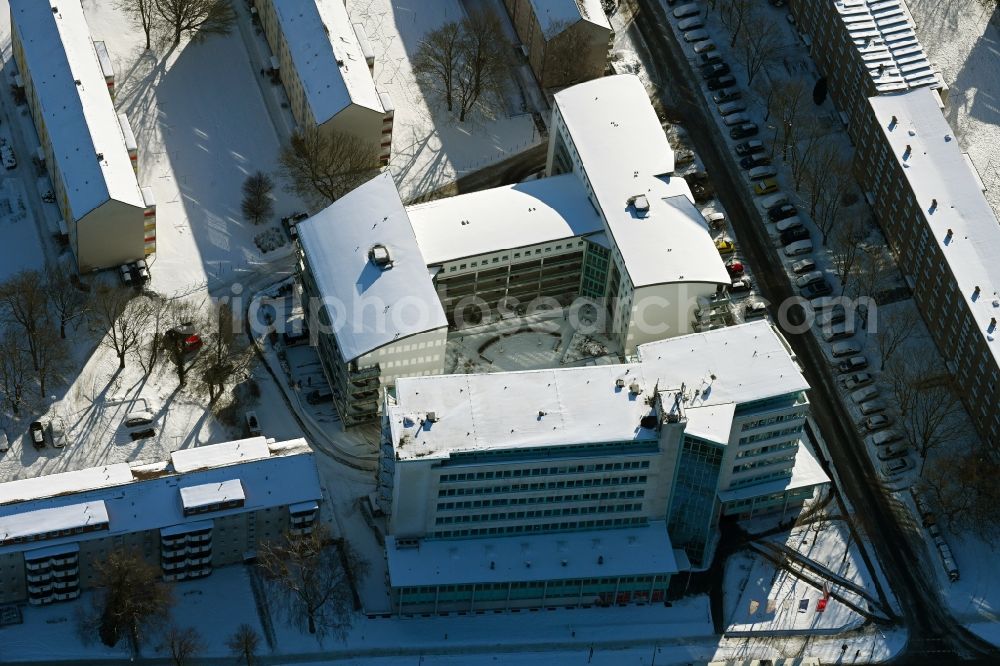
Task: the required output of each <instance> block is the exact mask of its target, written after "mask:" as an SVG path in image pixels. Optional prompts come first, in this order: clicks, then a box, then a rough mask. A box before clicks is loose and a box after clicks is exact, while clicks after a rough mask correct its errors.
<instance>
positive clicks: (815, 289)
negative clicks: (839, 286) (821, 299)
mask: <svg viewBox="0 0 1000 666" xmlns="http://www.w3.org/2000/svg"><path fill="white" fill-rule="evenodd" d="M799 293H800V294H802V298H816V297H817V296H827V295H829V294H832V293H833V287H831V286H830V283H829V282H827V281H826V280H823V281H822V282H813V283H812V284H810V285H807V286H805V287H802V289H800V290H799Z"/></svg>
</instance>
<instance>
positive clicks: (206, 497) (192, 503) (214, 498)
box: [181, 479, 246, 509]
mask: <svg viewBox="0 0 1000 666" xmlns="http://www.w3.org/2000/svg"><path fill="white" fill-rule="evenodd" d="M245 499H246V494H244V492H243V484H242V483H240V480H239V479H226V480H224V481H217V482H213V483H200V484H198V485H194V486H185V487H183V488H181V504H182V505H183V506H184V508H185V509H197V508H199V507H203V506H210V505H212V504H220V503H222V502H232V501H240V502H242V501H243V500H245Z"/></svg>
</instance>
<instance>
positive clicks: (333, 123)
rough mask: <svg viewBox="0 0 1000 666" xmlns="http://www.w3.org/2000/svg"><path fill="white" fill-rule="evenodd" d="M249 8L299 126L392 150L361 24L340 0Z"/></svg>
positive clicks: (387, 114) (296, 0) (385, 99)
mask: <svg viewBox="0 0 1000 666" xmlns="http://www.w3.org/2000/svg"><path fill="white" fill-rule="evenodd" d="M253 4H254V9H255V10H256V15H257V16H258V17H259V19H260V23H261V26H262V27H263V29H264V35H265V37H266V38H267V42H268V44H269V45H270V46H271V52H272V53H273V54H274V60H273V61H272V62H273V63H274V64H273V65H272V67H274V68H276V69H277V71H278V75H279V76H280V78H281V82H282V83H283V84H284V86H285V91H286V92H287V93H288V99H289V103H290V105H291V109H292V114H293V115H294V116H295V122H296V123H298V125H299V126H300V127H319V128H320V130H323V131H329V132H340V133H345V134H349V135H352V136H355V137H357V138H359V139H361V140H362V141H365V142H367V143H370V144H372V145H373V146H377V147H378V151H379V159H380V161H381V163H382V165H383V166H384V165H386V164H388V163H389V157H390V155H391V151H392V123H393V106H392V101H391V99H390V98H389V94H388V93H386V92H379V91H378V90H377V89H376V87H375V81H374V79H373V78H372V75H373V73H374V68H375V57H374V55H373V52H372V49H371V46H370V44H369V41H368V36H367V35H366V34H365V31H364V26H362V25H361V24H360V23H351V19H350V17H349V16H348V14H347V8H346V7H345V3H344V2H343V1H342V0H254V2H253Z"/></svg>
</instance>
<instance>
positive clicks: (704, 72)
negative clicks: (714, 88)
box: [701, 62, 746, 108]
mask: <svg viewBox="0 0 1000 666" xmlns="http://www.w3.org/2000/svg"><path fill="white" fill-rule="evenodd" d="M729 72H730V69H729V65H727V64H726V63H724V62H716V63H712V64H711V65H702V66H701V78H703V79H711V78H712V77H715V76H722V75H723V74H728V73H729ZM744 108H746V107H745V106H744Z"/></svg>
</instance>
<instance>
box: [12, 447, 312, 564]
mask: <svg viewBox="0 0 1000 666" xmlns="http://www.w3.org/2000/svg"><path fill="white" fill-rule="evenodd" d="M203 448H211V447H203ZM67 474H72V472H69V473H67ZM60 476H62V475H60V474H52V475H49V476H47V477H42V478H43V479H49V480H51V481H52V482H53V483H55V484H57V485H59V479H58V477H60ZM234 480H236V483H237V484H239V486H240V488H241V489H242V491H243V493H244V497H245V501H244V505H243V507H235V508H230V509H222V510H219V511H213V512H212V513H210V514H198V515H196V516H192V517H190V518H188V517H186V516H185V515H184V500H183V499H182V498H185V495H189V496H191V499H192V501H196V502H197V501H203V500H206V498H208V497H209V496H210V495H212V496H215V497H217V496H218V495H217V492H216V491H215V490H213V489H217V488H220V487H221V488H223V489H229V490H232V491H233V492H235V490H234V486H233V483H232V482H233V481H234ZM15 483H16V482H15ZM182 484H183V488H182V487H181V485H182ZM3 485H8V484H2V485H0V488H2V486H3ZM321 498H322V490H321V488H320V484H319V474H318V472H317V470H316V463H315V461H314V460H313V455H312V453H305V452H303V453H297V454H293V453H289V452H285V453H281V454H276V455H272V456H270V457H266V458H263V459H252V460H244V461H238V462H234V463H227V464H223V466H221V467H217V468H213V469H199V470H197V471H192V472H189V473H187V474H184V475H178V474H168V475H164V476H160V477H157V478H152V479H145V480H134V479H133V480H131V481H130V482H128V483H124V484H121V485H117V486H114V487H96V488H94V489H91V490H84V491H80V492H74V493H72V494H62V495H55V496H53V495H42V496H39V497H38V498H36V499H32V500H30V501H24V502H20V503H17V504H9V505H4V506H0V534H2V533H3V530H5V529H6V530H7V531H8V533H13V532H11V530H14V529H20V530H22V531H23V530H25V529H33V530H37V531H36V532H33V533H39V532H41V531H46V532H47V531H52V530H55V529H70V528H72V527H78V526H81V525H86V524H88V523H86V522H84V521H86V520H88V519H89V520H91V521H93V520H95V519H99V518H103V520H104V521H106V522H108V529H107V530H101V531H99V532H95V533H88V532H84V533H82V534H75V535H74V534H71V535H67V536H64V537H59V538H56V539H47V540H45V541H44V542H35V543H30V544H7V545H5V546H2V547H0V553H5V552H9V551H11V550H25V549H27V548H26V546H27V547H31V546H34V545H36V544H44V545H46V546H50V545H53V546H54V545H58V544H60V543H70V542H77V541H85V540H87V539H93V538H101V537H103V536H107V535H109V534H111V535H116V534H125V533H130V532H139V531H143V530H153V529H157V530H158V529H163V528H170V527H173V526H184V527H183V529H181V528H179V529H180V530H181V531H184V529H186V530H190V529H192V526H194V527H197V526H198V524H199V523H202V522H204V521H205V520H206V517H208V518H214V517H217V516H227V515H231V514H234V513H241V512H244V511H254V510H257V509H263V508H268V507H280V506H288V505H292V504H298V503H301V502H308V501H312V500H315V501H318V500H320V499H321ZM185 499H186V498H185ZM216 501H217V500H216ZM86 507H90V508H89V509H87V508H86ZM43 519H44V520H43ZM63 524H65V525H66V526H65V527H62V525H63ZM24 525H29V526H35V527H30V528H29V527H24ZM38 525H42V526H46V527H45V529H44V530H43V529H42V528H41V527H38Z"/></svg>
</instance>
